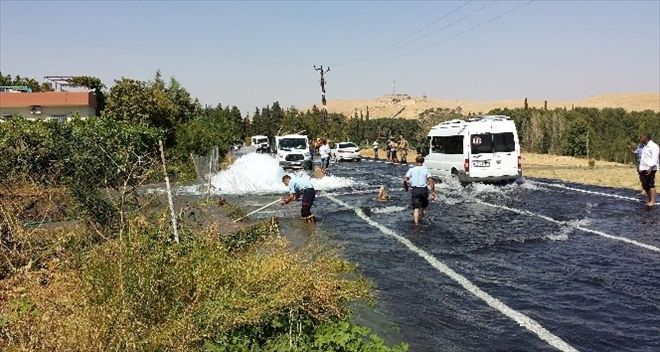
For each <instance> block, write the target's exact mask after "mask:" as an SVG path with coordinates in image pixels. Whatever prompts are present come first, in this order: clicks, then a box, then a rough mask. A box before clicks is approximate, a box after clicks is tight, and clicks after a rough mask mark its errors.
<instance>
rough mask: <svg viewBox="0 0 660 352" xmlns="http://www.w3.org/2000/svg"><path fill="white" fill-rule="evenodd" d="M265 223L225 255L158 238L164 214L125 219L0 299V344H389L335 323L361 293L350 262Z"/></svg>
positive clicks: (219, 249) (209, 240)
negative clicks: (64, 265)
mask: <svg viewBox="0 0 660 352" xmlns="http://www.w3.org/2000/svg"><path fill="white" fill-rule="evenodd" d="M266 228H270V229H271V231H272V232H271V233H270V235H269V236H253V237H254V238H260V240H257V241H251V245H250V244H248V243H245V244H244V245H243V247H242V248H241V250H240V251H234V252H230V249H229V247H227V246H226V245H225V244H223V243H222V242H219V241H217V240H213V237H214V236H209V234H205V233H199V234H195V233H191V232H190V231H188V230H186V229H184V230H183V231H182V234H181V242H180V244H175V243H173V242H169V241H168V238H169V234H168V227H167V224H166V221H162V222H161V225H158V226H154V225H149V224H148V223H147V222H146V220H145V219H142V218H138V219H134V220H132V221H131V222H130V224H129V226H128V227H127V228H126V229H125V231H122V233H121V235H118V236H116V238H115V239H112V240H108V241H105V242H102V243H101V244H99V245H98V246H96V247H95V248H93V249H92V250H91V251H88V252H86V253H84V254H82V255H81V261H80V265H79V266H75V267H74V268H77V269H76V270H73V271H64V272H60V273H55V274H53V275H52V278H51V280H50V282H49V283H48V284H47V285H45V286H44V285H40V284H37V283H34V284H32V282H36V281H32V280H27V281H26V282H24V283H23V284H22V286H24V287H27V289H26V290H21V292H16V293H13V294H8V295H7V300H6V301H4V302H0V308H1V311H2V312H3V314H2V316H1V317H0V340H2V341H7V346H6V347H7V350H10V351H13V350H36V351H52V350H74V351H75V350H78V351H86V350H127V351H137V350H140V351H142V350H145V351H156V350H201V349H207V350H211V351H218V350H219V351H222V350H228V351H229V350H230V351H241V350H246V351H255V350H265V351H269V350H270V351H275V350H278V351H288V350H291V349H294V350H300V351H318V350H324V351H362V350H365V351H389V350H390V349H388V348H387V347H386V346H385V345H384V344H383V343H382V340H380V339H378V338H377V337H375V336H369V335H370V333H369V331H368V330H366V329H364V328H361V327H358V326H355V325H353V324H350V323H348V322H347V319H348V318H349V311H348V309H347V308H346V304H347V303H348V302H350V301H353V300H356V299H361V298H367V299H368V298H369V294H368V285H367V283H366V282H365V281H364V280H363V279H360V278H355V277H354V276H353V278H351V275H352V274H351V273H352V272H353V270H354V267H353V266H352V265H350V264H348V263H347V262H345V261H343V260H339V259H337V258H336V256H335V255H334V253H333V252H332V251H328V250H327V248H320V247H308V248H303V249H300V250H292V249H291V248H290V247H289V246H288V244H287V243H286V242H285V241H284V240H283V239H282V238H281V237H279V236H277V233H278V232H277V231H276V227H273V225H272V223H270V222H268V223H267V226H266V227H264V228H262V229H261V231H266V230H265V229H266ZM35 274H36V273H35ZM30 275H31V274H30ZM28 276H29V275H28ZM400 348H401V349H402V348H403V347H400ZM396 350H400V349H396Z"/></svg>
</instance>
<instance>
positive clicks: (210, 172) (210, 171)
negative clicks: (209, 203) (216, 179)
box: [207, 148, 213, 199]
mask: <svg viewBox="0 0 660 352" xmlns="http://www.w3.org/2000/svg"><path fill="white" fill-rule="evenodd" d="M211 175H213V148H211V150H210V151H209V173H208V178H209V183H208V189H207V199H208V198H211Z"/></svg>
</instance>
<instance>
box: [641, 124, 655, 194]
mask: <svg viewBox="0 0 660 352" xmlns="http://www.w3.org/2000/svg"><path fill="white" fill-rule="evenodd" d="M640 141H641V142H642V144H644V149H642V154H641V157H640V159H639V179H640V181H642V187H643V188H644V191H645V192H646V196H647V197H648V202H646V205H647V206H649V207H653V206H655V173H656V171H658V163H660V161H658V154H660V150H659V148H658V145H657V144H655V142H653V141H652V140H651V135H649V134H643V135H642V136H641V138H640Z"/></svg>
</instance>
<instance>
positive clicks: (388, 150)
mask: <svg viewBox="0 0 660 352" xmlns="http://www.w3.org/2000/svg"><path fill="white" fill-rule="evenodd" d="M372 147H373V149H374V158H375V159H378V150H379V149H380V144H379V143H378V140H375V141H374V143H373V144H372ZM409 149H410V143H408V141H407V140H406V139H405V138H403V136H399V139H398V140H397V139H395V138H390V139H389V140H388V141H387V144H386V145H385V154H386V160H387V161H389V162H393V163H398V162H400V163H402V164H405V163H407V162H408V150H409Z"/></svg>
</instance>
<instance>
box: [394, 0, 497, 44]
mask: <svg viewBox="0 0 660 352" xmlns="http://www.w3.org/2000/svg"><path fill="white" fill-rule="evenodd" d="M497 1H498V0H493V1H491V2H489V3H487V4H485V5H483V6H481V7H479V8H477V9H476V10H474V11H472V12H470V13H468V14H467V15H465V16H463V17H460V18H458V19H456V20H454V21H453V22H450V23H448V24H446V25H445V26H443V27H440V28H438V29H436V30H434V31H432V32H429V33H426V34H424V35H423V36H420V37H417V38H415V39H413V40H411V41H409V42H407V43H404V44H403V45H399V46H398V47H396V48H392V49H391V50H387V51H386V53H389V52H393V51H396V50H399V49H403V48H405V47H408V46H410V45H412V44H414V43H417V42H418V41H420V40H422V39H425V38H428V37H430V36H432V35H435V34H438V33H440V32H441V31H443V30H445V29H447V28H450V27H452V26H453V25H455V24H457V23H460V22H462V21H464V20H466V19H467V18H469V17H472V16H474V15H476V14H478V13H479V12H481V11H483V10H484V9H486V8H487V7H489V6H490V5H493V4H494V3H496V2H497Z"/></svg>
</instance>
